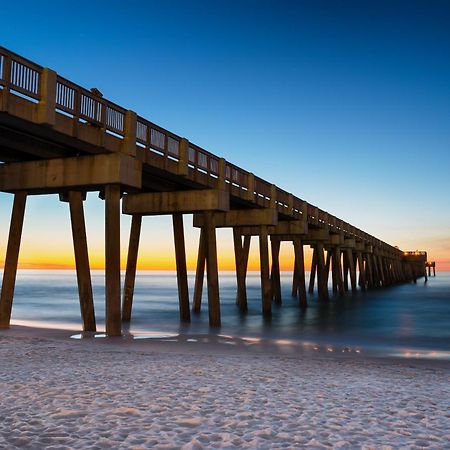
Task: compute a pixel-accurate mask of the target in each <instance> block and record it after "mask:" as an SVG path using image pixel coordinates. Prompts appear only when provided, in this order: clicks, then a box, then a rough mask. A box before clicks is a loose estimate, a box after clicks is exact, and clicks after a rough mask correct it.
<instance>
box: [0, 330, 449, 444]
mask: <svg viewBox="0 0 450 450" xmlns="http://www.w3.org/2000/svg"><path fill="white" fill-rule="evenodd" d="M0 361H1V362H0V448H1V449H12V448H24V449H26V448H30V449H35V448H47V449H55V450H56V449H72V448H75V449H85V448H92V449H116V448H117V449H145V448H152V449H180V448H181V449H185V450H188V449H192V450H193V449H206V448H227V449H228V448H258V449H266V448H308V449H329V448H336V449H354V448H364V449H385V450H388V449H391V448H427V449H443V448H449V446H450V444H449V442H450V433H449V431H448V430H450V410H449V405H450V387H449V382H448V381H449V373H450V372H449V370H447V369H446V368H445V367H437V368H436V367H426V366H424V365H420V366H417V367H416V366H414V364H413V363H412V364H411V365H410V366H408V365H407V364H405V363H402V364H398V363H392V364H386V363H385V362H377V361H374V360H372V361H371V360H363V359H359V360H357V359H348V360H347V359H346V360H339V359H336V358H334V359H333V358H327V357H322V358H319V357H305V356H304V357H298V358H292V357H290V358H288V357H284V356H273V355H272V356H271V355H254V354H252V355H250V354H246V355H234V354H227V355H225V356H224V355H221V356H211V355H206V354H189V353H185V354H175V353H167V354H164V353H151V352H148V351H147V352H142V351H139V349H137V348H132V347H126V348H125V347H121V346H111V347H108V346H105V345H104V346H99V345H94V344H93V343H90V342H89V341H83V342H64V341H61V342H60V341H54V340H45V339H29V338H17V337H8V336H6V337H5V336H0Z"/></svg>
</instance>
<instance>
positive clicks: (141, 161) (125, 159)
mask: <svg viewBox="0 0 450 450" xmlns="http://www.w3.org/2000/svg"><path fill="white" fill-rule="evenodd" d="M0 161H1V162H2V164H0V191H1V192H7V193H11V194H12V195H14V203H13V209H12V214H11V221H10V232H9V238H8V245H7V252H6V258H5V267H4V273H3V281H2V287H1V297H0V328H8V327H9V325H10V318H11V310H12V304H13V298H14V287H15V280H16V272H17V265H18V258H19V249H20V241H21V234H22V226H23V221H24V216H25V210H26V201H27V197H28V196H29V195H45V194H59V199H60V200H61V201H63V202H67V204H68V213H69V214H70V218H71V226H72V236H73V244H74V254H75V262H76V273H77V281H78V291H79V299H80V310H81V318H82V326H83V330H85V331H95V330H96V318H95V311H94V303H93V294H92V286H91V275H90V267H89V254H88V247H87V236H86V228H85V219H84V210H83V201H84V199H85V198H86V193H87V192H98V194H99V196H100V198H102V199H103V200H104V204H105V284H106V291H105V292H106V293H105V305H106V317H105V323H106V333H107V334H108V335H109V336H120V335H121V333H122V322H123V321H124V322H128V321H130V320H131V319H132V304H133V291H134V283H135V275H136V265H137V258H138V252H139V239H140V233H141V228H142V226H145V219H144V217H145V216H151V215H172V218H173V233H174V243H175V253H176V269H177V280H178V295H179V312H180V320H181V321H183V322H188V321H189V320H190V315H191V310H192V311H194V312H195V313H198V312H200V311H201V307H202V305H201V299H202V291H203V287H204V284H205V280H204V278H205V270H206V288H207V291H208V296H207V298H208V314H209V323H210V326H211V327H219V326H220V325H221V318H220V290H219V277H218V269H217V245H216V229H217V228H232V230H233V239H234V251H235V261H236V278H237V297H236V303H237V308H238V309H239V310H240V311H242V312H243V313H244V312H245V311H246V310H247V295H246V286H245V280H246V273H247V265H248V256H249V248H250V242H251V239H252V238H253V237H255V238H256V239H258V241H259V249H260V255H259V256H260V272H261V313H262V314H263V315H265V316H270V315H271V310H272V304H273V302H275V303H278V304H279V303H281V301H282V299H281V286H280V266H279V251H280V243H281V242H285V241H288V242H291V243H292V245H293V250H294V254H295V263H294V267H293V281H292V295H293V296H295V297H297V298H298V305H299V308H306V307H307V302H308V299H307V291H309V292H310V293H313V292H317V295H318V298H319V299H320V300H321V301H327V300H328V299H329V296H330V294H329V290H328V280H329V278H330V277H331V281H332V283H331V284H332V290H333V292H334V293H336V294H337V295H347V293H350V292H356V291H357V290H361V291H365V290H367V289H376V288H386V287H388V286H391V285H394V284H397V283H405V282H412V281H414V282H415V281H416V280H417V279H418V278H419V277H425V276H426V261H427V254H426V252H407V251H406V252H405V251H402V250H400V249H398V248H397V247H394V246H392V245H389V244H388V243H385V242H383V241H381V240H380V239H377V238H376V237H374V236H372V235H370V234H368V233H366V232H365V231H363V230H360V229H358V228H357V227H355V226H353V225H351V224H349V223H347V222H345V221H344V220H342V219H340V218H338V217H336V216H334V215H332V214H329V213H328V212H326V211H323V210H322V209H320V208H319V207H317V206H314V205H312V204H310V203H308V202H307V201H306V200H303V199H301V198H299V197H297V196H296V195H294V194H293V193H289V192H286V191H285V190H283V189H282V188H280V187H278V186H277V185H275V184H273V183H272V182H269V181H266V180H264V179H262V178H259V177H258V176H257V175H255V174H253V173H252V172H251V171H248V170H244V169H242V168H240V167H237V166H236V165H234V164H233V163H232V162H230V161H227V160H226V159H225V158H222V157H219V156H216V155H214V154H212V153H210V152H208V151H207V150H205V149H203V148H201V147H200V146H198V145H196V144H194V143H192V142H190V141H189V140H188V139H187V138H185V137H182V136H178V135H176V134H174V133H172V132H170V131H169V130H166V129H164V128H162V127H160V126H158V125H156V124H155V123H153V122H151V121H149V120H147V119H145V118H143V117H141V116H139V115H138V114H137V113H136V112H134V111H132V110H129V109H127V108H123V107H121V106H119V105H116V104H115V103H113V102H111V101H109V100H107V99H105V98H104V97H103V96H102V95H101V93H100V91H98V90H97V89H91V90H89V89H85V88H83V87H81V86H79V85H77V84H76V83H73V82H71V81H69V80H68V79H66V78H63V77H62V76H60V75H59V74H57V73H56V72H55V71H54V70H52V69H49V68H45V67H41V66H40V65H38V64H35V63H34V62H31V61H29V60H27V59H25V58H23V57H21V56H19V55H17V54H15V53H13V52H11V51H9V50H7V49H5V48H2V47H0ZM121 214H127V215H130V216H131V232H130V237H129V250H128V259H127V266H126V276H125V283H124V287H123V291H122V289H121V280H120V233H121V230H120V216H121ZM184 214H193V226H194V227H197V228H199V229H200V239H199V246H198V260H197V269H196V280H195V289H194V293H193V298H192V304H191V301H190V298H189V292H188V283H187V269H186V254H185V237H184V232H183V215H184ZM305 245H307V246H310V247H311V248H312V249H313V259H312V265H311V271H310V272H311V273H310V279H309V280H308V281H307V280H306V279H305V260H304V246H305ZM269 247H270V250H271V251H270V252H269ZM269 254H271V258H269Z"/></svg>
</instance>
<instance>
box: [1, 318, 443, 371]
mask: <svg viewBox="0 0 450 450" xmlns="http://www.w3.org/2000/svg"><path fill="white" fill-rule="evenodd" d="M8 336H9V337H13V338H25V339H37V340H45V339H49V340H56V341H62V342H66V343H80V344H81V343H82V344H84V345H88V346H89V347H90V346H92V345H93V346H98V347H99V348H102V347H106V348H110V347H113V348H114V349H116V350H118V351H120V350H121V349H123V348H126V349H127V351H133V350H135V351H146V352H149V353H152V352H154V353H164V352H169V353H180V352H181V353H186V352H187V353H191V354H224V355H235V356H245V355H254V354H257V355H263V356H268V357H271V356H283V357H287V358H289V357H290V358H294V359H295V358H304V357H306V358H315V357H320V358H324V357H325V358H331V359H337V360H340V359H344V360H348V359H355V360H362V361H364V360H374V361H383V362H384V363H387V364H388V363H389V362H392V363H395V364H399V363H404V364H407V365H408V364H412V363H415V364H420V365H421V366H429V367H441V368H448V369H449V370H450V359H449V356H448V354H447V353H448V352H442V353H445V355H444V357H439V355H430V354H429V353H430V352H431V353H437V352H436V351H428V350H422V353H418V352H415V351H413V350H410V351H407V352H406V353H399V352H398V351H395V350H393V349H391V351H390V352H387V351H386V349H385V348H384V347H376V346H364V345H352V344H347V345H345V344H336V343H332V344H330V343H325V342H320V341H310V340H305V341H300V340H288V339H278V338H273V339H269V338H262V337H256V336H230V335H227V334H225V333H224V334H222V333H220V332H217V333H208V334H207V333H185V332H175V331H174V332H171V331H152V332H146V331H136V332H132V333H130V334H126V333H124V335H123V336H122V337H116V338H108V337H106V336H105V334H104V333H103V332H101V331H100V332H81V331H80V330H72V329H61V328H45V327H43V328H40V327H30V326H23V325H12V326H11V328H10V329H7V330H0V338H2V337H8Z"/></svg>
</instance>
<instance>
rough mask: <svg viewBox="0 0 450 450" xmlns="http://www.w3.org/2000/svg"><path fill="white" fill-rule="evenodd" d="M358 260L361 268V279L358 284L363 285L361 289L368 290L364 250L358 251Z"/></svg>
mask: <svg viewBox="0 0 450 450" xmlns="http://www.w3.org/2000/svg"><path fill="white" fill-rule="evenodd" d="M356 261H357V262H358V270H359V280H358V284H359V286H360V287H361V290H363V291H365V290H366V270H365V267H364V259H363V255H362V252H360V251H358V252H357V253H356Z"/></svg>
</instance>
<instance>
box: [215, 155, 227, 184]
mask: <svg viewBox="0 0 450 450" xmlns="http://www.w3.org/2000/svg"><path fill="white" fill-rule="evenodd" d="M226 170H227V162H226V160H225V158H220V159H219V178H218V180H217V182H218V183H217V189H220V190H225V185H226V183H225V176H226Z"/></svg>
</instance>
